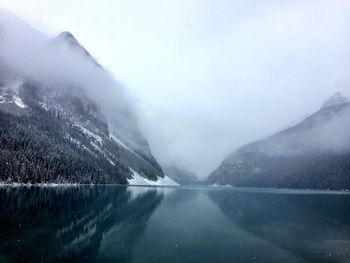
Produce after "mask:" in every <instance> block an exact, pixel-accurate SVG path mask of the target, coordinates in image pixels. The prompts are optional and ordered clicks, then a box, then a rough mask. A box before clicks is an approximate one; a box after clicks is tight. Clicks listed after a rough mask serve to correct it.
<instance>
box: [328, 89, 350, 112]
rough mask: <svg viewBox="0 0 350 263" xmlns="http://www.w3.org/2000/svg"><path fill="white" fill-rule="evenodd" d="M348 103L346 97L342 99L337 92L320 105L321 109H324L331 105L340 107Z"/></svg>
mask: <svg viewBox="0 0 350 263" xmlns="http://www.w3.org/2000/svg"><path fill="white" fill-rule="evenodd" d="M348 101H349V100H348V99H347V98H346V97H344V96H343V95H342V94H341V93H340V92H337V93H335V94H334V95H333V96H331V97H330V98H329V99H327V100H326V101H325V102H324V103H323V104H322V107H321V109H325V108H328V107H331V106H333V105H341V104H344V103H347V102H348Z"/></svg>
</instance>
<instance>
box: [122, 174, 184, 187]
mask: <svg viewBox="0 0 350 263" xmlns="http://www.w3.org/2000/svg"><path fill="white" fill-rule="evenodd" d="M132 172H133V175H132V178H131V179H128V183H129V184H130V185H153V186H178V185H179V184H178V183H176V182H175V181H174V180H172V179H171V178H170V177H168V176H164V177H163V178H159V179H158V180H157V181H152V180H149V179H147V178H145V177H144V176H141V175H140V174H138V173H137V172H136V171H134V170H132Z"/></svg>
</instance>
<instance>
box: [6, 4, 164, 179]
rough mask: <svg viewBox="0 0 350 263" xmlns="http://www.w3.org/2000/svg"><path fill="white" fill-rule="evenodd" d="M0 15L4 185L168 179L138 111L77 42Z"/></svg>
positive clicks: (68, 35) (117, 85)
mask: <svg viewBox="0 0 350 263" xmlns="http://www.w3.org/2000/svg"><path fill="white" fill-rule="evenodd" d="M0 11H1V10H0ZM1 15H2V16H0V26H1V27H0V28H1V30H0V36H1V40H2V41H1V48H2V49H1V51H0V142H1V149H0V181H1V182H7V183H10V182H21V183H121V184H125V183H128V181H130V180H132V179H134V178H138V179H140V178H144V179H145V180H146V181H147V182H157V181H158V179H163V178H164V173H163V171H162V168H161V166H160V165H159V164H158V162H157V161H156V159H155V158H154V157H153V156H152V154H151V150H150V148H149V145H148V142H147V140H146V139H145V138H144V136H143V134H142V132H141V130H140V128H139V127H138V123H137V114H136V113H135V110H134V109H133V105H131V102H130V101H128V100H127V99H126V98H127V97H126V96H125V95H124V94H123V91H122V89H121V87H120V85H119V84H118V83H117V82H116V81H114V80H113V78H112V77H111V76H110V74H109V73H108V72H107V71H106V70H105V69H104V68H103V67H102V66H101V65H100V64H99V63H98V62H97V61H96V60H95V59H94V58H93V57H92V56H91V55H90V53H89V52H88V51H87V50H86V49H85V48H84V47H83V46H82V45H81V44H80V43H79V42H78V41H77V40H76V39H75V37H74V36H73V35H72V34H71V33H69V32H64V33H62V34H60V35H59V36H58V37H56V38H53V39H50V38H47V37H46V36H44V35H42V34H41V33H38V32H37V31H35V30H34V29H32V28H30V27H29V26H28V25H26V24H25V23H24V22H22V21H20V20H18V19H17V18H14V17H12V16H11V15H9V14H7V13H4V14H3V13H2V11H1ZM24 40H28V43H24Z"/></svg>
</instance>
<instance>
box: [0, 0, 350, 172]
mask: <svg viewBox="0 0 350 263" xmlns="http://www.w3.org/2000/svg"><path fill="white" fill-rule="evenodd" d="M0 7H2V8H4V9H6V10H8V11H11V12H12V13H14V14H16V15H18V16H19V17H21V18H23V19H24V20H25V21H27V22H29V23H30V24H31V25H32V26H33V27H35V28H37V29H38V30H40V31H42V32H44V33H46V34H49V35H52V36H54V35H57V34H58V33H59V32H61V31H64V30H68V31H71V32H72V33H73V34H74V35H75V36H76V38H77V39H78V40H79V41H80V42H81V43H82V44H83V45H84V46H85V47H86V48H87V49H88V50H89V51H90V53H92V54H93V55H94V56H95V57H96V58H97V60H98V61H99V62H100V63H101V64H102V65H103V66H104V67H105V68H107V69H108V70H109V71H110V72H112V74H113V75H114V76H115V77H116V78H117V79H118V80H119V81H120V82H122V83H123V84H124V85H125V86H126V87H127V88H128V89H129V90H130V91H131V93H132V95H133V97H134V99H135V101H137V105H138V109H139V111H140V125H141V127H142V129H143V131H144V133H145V135H146V137H147V138H148V140H149V142H150V145H151V148H152V151H153V153H154V155H155V156H156V157H157V159H158V160H159V161H160V162H161V163H163V164H166V163H170V164H171V163H174V164H177V165H180V166H182V167H185V168H188V169H190V170H192V171H194V172H197V173H199V174H200V175H203V176H206V175H208V173H210V172H211V171H212V170H214V169H215V168H216V167H217V166H218V165H219V164H220V162H221V161H222V160H223V158H225V157H226V155H227V154H229V153H230V152H231V151H233V150H234V149H235V148H237V147H239V146H241V145H242V144H245V143H248V142H250V141H252V140H256V139H259V138H261V137H264V136H266V135H269V134H271V133H273V132H275V131H278V130H279V129H281V128H282V127H285V126H286V125H288V124H289V123H292V122H294V121H296V120H300V119H301V118H303V117H305V116H306V115H307V114H310V113H313V112H314V111H315V110H317V109H318V108H319V107H320V105H321V104H322V103H323V101H324V100H325V99H327V98H328V97H329V96H331V95H332V94H333V93H335V92H336V91H341V92H343V94H344V95H346V96H348V97H350V74H349V73H350V27H349V25H350V1H346V0H343V1H341V0H332V1H330V0H325V1H323V0H308V1H305V0H300V1H298V0H295V1H288V0H285V1H283V0H278V1H277V0H276V1H273V0H271V1H263V0H255V1H249V0H220V1H215V0H171V1H170V0H124V1H122V0H99V1H91V0H1V1H0Z"/></svg>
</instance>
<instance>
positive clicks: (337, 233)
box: [208, 191, 350, 262]
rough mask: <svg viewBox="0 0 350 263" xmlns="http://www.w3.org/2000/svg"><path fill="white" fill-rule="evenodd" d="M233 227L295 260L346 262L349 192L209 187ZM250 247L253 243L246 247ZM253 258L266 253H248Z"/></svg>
mask: <svg viewBox="0 0 350 263" xmlns="http://www.w3.org/2000/svg"><path fill="white" fill-rule="evenodd" d="M208 195H209V197H210V198H211V199H212V200H213V201H214V202H215V203H216V204H217V205H218V206H219V207H220V209H221V211H222V213H223V214H224V215H225V216H226V217H227V218H228V219H229V220H230V221H231V222H232V224H233V225H234V226H236V227H239V228H240V229H242V230H243V231H245V232H246V233H248V234H250V235H252V236H254V237H255V238H257V239H259V240H263V241H265V242H266V243H269V244H271V246H273V247H276V248H278V249H281V251H285V252H286V253H289V254H290V257H291V258H292V257H294V258H295V259H298V261H300V262H350V261H349V258H350V195H338V194H331V195H325V194H274V193H261V192H260V193H259V192H255V193H254V192H250V193H247V192H236V191H224V193H223V192H222V191H209V192H208ZM252 249H254V247H252ZM253 254H254V255H255V258H260V259H262V258H265V259H266V260H267V262H268V260H269V257H272V256H271V255H263V251H254V252H253Z"/></svg>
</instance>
